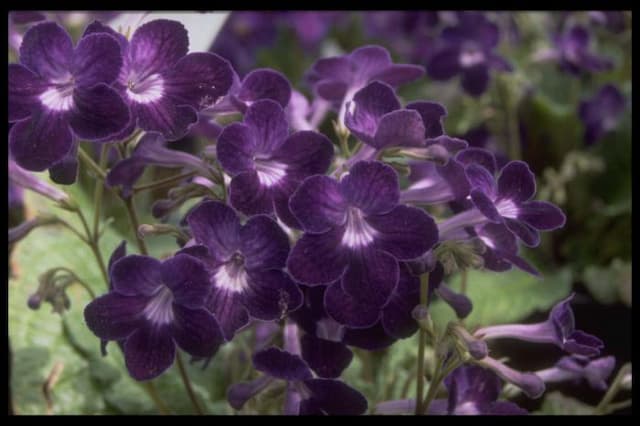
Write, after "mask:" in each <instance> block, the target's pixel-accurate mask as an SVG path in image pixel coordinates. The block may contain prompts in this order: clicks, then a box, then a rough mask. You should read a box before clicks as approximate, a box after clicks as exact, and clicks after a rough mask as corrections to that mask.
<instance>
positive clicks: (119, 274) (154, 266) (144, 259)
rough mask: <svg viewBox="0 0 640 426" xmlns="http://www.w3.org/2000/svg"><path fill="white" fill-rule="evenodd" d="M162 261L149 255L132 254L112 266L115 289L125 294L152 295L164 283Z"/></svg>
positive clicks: (112, 281) (112, 280) (112, 282)
mask: <svg viewBox="0 0 640 426" xmlns="http://www.w3.org/2000/svg"><path fill="white" fill-rule="evenodd" d="M161 268H162V263H160V261H159V260H157V259H154V258H153V257H149V256H140V255H137V254H132V255H129V256H125V257H123V258H122V259H120V260H118V261H117V262H115V263H114V264H113V266H112V268H111V271H110V272H111V284H112V286H113V290H114V291H116V292H117V293H120V294H122V295H125V296H139V295H140V296H151V295H153V294H154V292H155V291H156V289H157V288H158V286H160V285H162V275H161V272H160V271H161V270H162V269H161Z"/></svg>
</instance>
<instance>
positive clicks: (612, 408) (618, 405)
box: [602, 399, 633, 414]
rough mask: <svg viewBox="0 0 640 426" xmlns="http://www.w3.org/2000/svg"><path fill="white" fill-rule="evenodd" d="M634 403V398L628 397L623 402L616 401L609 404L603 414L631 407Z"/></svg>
mask: <svg viewBox="0 0 640 426" xmlns="http://www.w3.org/2000/svg"><path fill="white" fill-rule="evenodd" d="M632 404H633V400H631V399H626V400H624V401H621V402H616V403H613V404H609V406H608V407H607V408H606V409H605V410H604V412H603V413H602V414H611V413H614V412H616V411H618V410H623V409H625V408H627V407H631V405H632Z"/></svg>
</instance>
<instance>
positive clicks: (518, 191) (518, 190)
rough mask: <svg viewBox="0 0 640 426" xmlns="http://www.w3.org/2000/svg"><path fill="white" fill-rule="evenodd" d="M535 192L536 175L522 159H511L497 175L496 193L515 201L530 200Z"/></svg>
mask: <svg viewBox="0 0 640 426" xmlns="http://www.w3.org/2000/svg"><path fill="white" fill-rule="evenodd" d="M535 193H536V177H535V175H534V174H533V172H532V171H531V169H529V166H528V165H527V163H525V162H523V161H511V162H509V163H508V164H507V165H506V166H504V167H503V168H502V171H501V172H500V176H499V177H498V195H499V197H500V198H506V199H509V200H513V201H516V202H523V201H527V200H530V199H531V198H532V197H533V195H534V194H535Z"/></svg>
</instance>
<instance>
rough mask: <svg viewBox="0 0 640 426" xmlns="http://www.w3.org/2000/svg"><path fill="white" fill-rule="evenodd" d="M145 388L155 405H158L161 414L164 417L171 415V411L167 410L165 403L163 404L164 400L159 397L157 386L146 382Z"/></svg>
mask: <svg viewBox="0 0 640 426" xmlns="http://www.w3.org/2000/svg"><path fill="white" fill-rule="evenodd" d="M143 386H144V388H145V390H146V391H147V393H148V394H149V396H150V397H151V399H152V400H153V402H154V404H156V407H157V408H158V411H159V412H160V414H162V415H166V414H169V409H168V408H167V406H166V405H164V402H162V400H161V399H160V396H159V395H158V391H157V390H156V386H155V385H154V384H153V382H146V383H144V384H143Z"/></svg>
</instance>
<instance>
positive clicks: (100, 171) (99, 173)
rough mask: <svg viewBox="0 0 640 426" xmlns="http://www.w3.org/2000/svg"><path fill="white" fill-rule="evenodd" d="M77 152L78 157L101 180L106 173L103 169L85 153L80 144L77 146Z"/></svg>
mask: <svg viewBox="0 0 640 426" xmlns="http://www.w3.org/2000/svg"><path fill="white" fill-rule="evenodd" d="M78 154H80V159H81V160H82V161H83V162H84V163H85V164H86V165H87V167H89V168H90V169H91V170H93V172H94V173H95V174H96V175H97V176H98V178H100V179H101V180H105V178H106V177H107V174H106V173H105V172H104V170H103V169H102V168H101V167H100V166H99V165H97V164H96V162H95V161H93V158H91V156H90V155H89V154H87V153H86V152H85V151H84V149H82V147H81V146H79V147H78Z"/></svg>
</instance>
